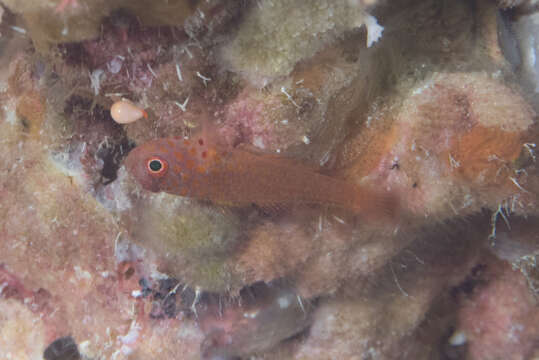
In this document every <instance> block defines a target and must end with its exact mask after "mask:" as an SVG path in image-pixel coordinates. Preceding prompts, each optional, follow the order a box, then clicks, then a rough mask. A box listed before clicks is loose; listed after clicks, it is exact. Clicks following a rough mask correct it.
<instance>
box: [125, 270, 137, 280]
mask: <svg viewBox="0 0 539 360" xmlns="http://www.w3.org/2000/svg"><path fill="white" fill-rule="evenodd" d="M134 273H135V269H133V268H132V267H129V268H128V269H127V270H126V271H125V273H124V277H125V279H126V280H128V279H129V278H130V277H131V276H133V274H134Z"/></svg>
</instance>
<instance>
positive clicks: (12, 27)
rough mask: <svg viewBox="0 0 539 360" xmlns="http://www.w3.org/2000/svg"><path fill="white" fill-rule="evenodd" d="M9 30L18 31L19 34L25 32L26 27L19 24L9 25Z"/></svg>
mask: <svg viewBox="0 0 539 360" xmlns="http://www.w3.org/2000/svg"><path fill="white" fill-rule="evenodd" d="M10 28H11V30H13V31H16V32H18V33H19V34H26V29H24V28H22V27H19V26H10Z"/></svg>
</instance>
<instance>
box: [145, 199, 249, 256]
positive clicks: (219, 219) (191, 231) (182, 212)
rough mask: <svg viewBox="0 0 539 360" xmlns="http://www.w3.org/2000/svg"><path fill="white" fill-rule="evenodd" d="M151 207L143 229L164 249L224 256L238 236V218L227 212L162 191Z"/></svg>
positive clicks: (191, 254) (195, 254) (198, 254)
mask: <svg viewBox="0 0 539 360" xmlns="http://www.w3.org/2000/svg"><path fill="white" fill-rule="evenodd" d="M151 208H152V211H149V212H147V215H146V216H147V220H146V223H147V229H146V230H147V231H146V232H147V233H148V236H151V237H154V238H156V239H158V241H160V242H161V243H162V246H163V247H164V248H165V249H166V251H167V252H169V251H171V252H181V253H183V254H189V256H194V257H197V258H201V257H207V256H219V255H226V254H227V253H228V252H230V251H231V250H232V249H233V247H234V244H235V243H236V241H237V240H238V238H239V231H238V225H239V221H238V219H237V218H236V217H235V216H234V215H233V214H231V213H229V212H226V211H219V210H218V209H215V208H213V207H211V206H204V205H199V204H197V203H195V202H189V203H187V202H186V201H185V200H184V199H182V198H179V197H176V196H173V195H165V194H160V195H158V196H156V197H155V198H154V199H153V200H152V206H151Z"/></svg>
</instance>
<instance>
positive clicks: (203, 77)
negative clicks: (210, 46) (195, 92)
mask: <svg viewBox="0 0 539 360" xmlns="http://www.w3.org/2000/svg"><path fill="white" fill-rule="evenodd" d="M197 76H198V77H199V78H201V79H202V82H203V83H204V86H207V85H208V81H211V78H209V77H206V76H204V75H202V74H201V73H200V72H198V71H197Z"/></svg>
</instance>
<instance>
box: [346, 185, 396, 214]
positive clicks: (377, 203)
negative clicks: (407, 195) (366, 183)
mask: <svg viewBox="0 0 539 360" xmlns="http://www.w3.org/2000/svg"><path fill="white" fill-rule="evenodd" d="M355 202H356V206H355V208H356V209H357V211H358V212H359V213H360V214H361V216H362V217H364V218H366V219H368V220H369V221H371V220H372V221H390V222H392V221H396V220H397V217H398V216H399V214H400V201H399V198H398V196H397V195H396V194H395V193H394V192H390V191H380V190H375V189H372V188H367V187H366V188H363V187H361V188H360V189H359V191H358V194H357V197H356V199H355Z"/></svg>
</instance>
